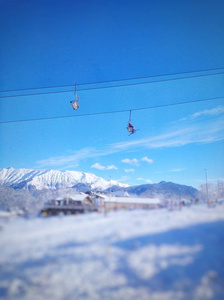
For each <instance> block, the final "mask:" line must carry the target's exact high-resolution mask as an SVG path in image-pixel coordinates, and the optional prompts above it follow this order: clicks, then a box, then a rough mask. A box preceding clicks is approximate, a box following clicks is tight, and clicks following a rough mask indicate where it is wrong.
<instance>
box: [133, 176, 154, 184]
mask: <svg viewBox="0 0 224 300" xmlns="http://www.w3.org/2000/svg"><path fill="white" fill-rule="evenodd" d="M137 180H139V181H145V182H147V183H152V180H150V179H144V178H142V177H139V178H137Z"/></svg>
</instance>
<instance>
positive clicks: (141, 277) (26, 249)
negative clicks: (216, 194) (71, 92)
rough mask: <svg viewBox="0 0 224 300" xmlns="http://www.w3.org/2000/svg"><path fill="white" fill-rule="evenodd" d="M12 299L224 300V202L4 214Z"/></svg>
mask: <svg viewBox="0 0 224 300" xmlns="http://www.w3.org/2000/svg"><path fill="white" fill-rule="evenodd" d="M0 229H1V230H0V245H1V255H0V264H1V272H0V298H1V299H5V300H12V299H13V300H21V299H23V300H30V299H32V300H45V299H54V300H74V299H78V300H102V299H103V300H104V299H105V300H136V299H139V300H148V299H150V300H190V299H194V300H207V299H213V300H214V299H215V300H219V299H220V300H221V299H224V289H223V278H224V268H223V266H224V255H223V253H224V243H223V241H224V205H219V206H216V207H214V208H208V207H207V206H206V205H192V206H191V207H185V208H183V209H182V210H178V211H172V212H170V211H167V210H166V209H160V210H151V211H147V210H138V211H121V212H117V213H109V214H107V216H106V217H105V216H104V215H103V214H91V215H89V214H86V215H81V216H70V217H64V218H61V217H54V218H47V219H34V220H26V219H17V220H12V221H9V222H5V220H1V219H0Z"/></svg>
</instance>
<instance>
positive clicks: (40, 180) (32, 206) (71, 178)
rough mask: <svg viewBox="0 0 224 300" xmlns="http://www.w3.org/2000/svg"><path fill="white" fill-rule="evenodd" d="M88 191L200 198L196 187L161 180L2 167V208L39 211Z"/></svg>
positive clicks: (0, 195)
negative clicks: (134, 180)
mask: <svg viewBox="0 0 224 300" xmlns="http://www.w3.org/2000/svg"><path fill="white" fill-rule="evenodd" d="M87 191H95V192H101V193H108V194H109V193H111V194H112V195H117V196H127V195H129V196H130V197H147V198H160V199H161V200H162V201H166V200H176V201H180V200H186V199H188V200H190V199H196V198H201V194H200V192H199V191H198V190H197V189H195V188H193V187H191V186H186V185H180V184H176V183H173V182H165V181H161V182H159V183H155V184H143V185H138V186H129V185H127V184H123V183H120V182H118V181H114V180H111V181H110V180H108V181H107V180H105V179H103V178H101V177H97V176H96V175H94V174H91V173H85V172H77V171H65V172H61V171H56V170H30V169H14V168H6V169H0V210H1V209H3V210H8V209H11V208H12V207H13V208H18V209H23V210H25V211H29V212H34V211H35V212H37V211H38V210H39V209H40V207H41V206H43V204H44V202H46V201H47V200H50V199H54V198H56V197H58V196H62V195H66V194H67V195H68V194H74V193H79V192H84V193H85V192H87Z"/></svg>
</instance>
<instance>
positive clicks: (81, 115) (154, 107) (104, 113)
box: [0, 96, 224, 124]
mask: <svg viewBox="0 0 224 300" xmlns="http://www.w3.org/2000/svg"><path fill="white" fill-rule="evenodd" d="M223 98H224V96H222V97H215V98H207V99H200V100H191V101H184V102H175V103H169V104H159V105H153V106H148V107H141V108H129V109H123V110H117V111H107V112H98V113H87V114H80V115H72V116H57V117H47V118H36V119H22V120H12V121H0V124H8V123H20V122H31V121H44V120H55V119H65V118H78V117H87V116H96V115H106V114H116V113H124V112H130V111H139V110H148V109H156V108H162V107H169V106H177V105H184V104H191V103H197V102H205V101H213V100H219V99H223Z"/></svg>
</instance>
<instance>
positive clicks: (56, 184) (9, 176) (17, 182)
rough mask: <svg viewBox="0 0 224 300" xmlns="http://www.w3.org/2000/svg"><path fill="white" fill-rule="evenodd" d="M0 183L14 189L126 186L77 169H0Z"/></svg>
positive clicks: (102, 188) (99, 188) (100, 188)
mask: <svg viewBox="0 0 224 300" xmlns="http://www.w3.org/2000/svg"><path fill="white" fill-rule="evenodd" d="M0 185H3V186H10V187H12V188H14V189H37V190H42V189H60V188H74V189H77V191H80V189H84V188H85V187H87V189H88V190H100V191H103V190H106V189H107V188H109V187H110V185H112V186H116V187H128V184H123V183H120V182H118V181H115V180H111V181H110V180H108V181H107V180H105V179H103V178H101V177H97V176H96V175H94V174H91V173H85V172H77V171H65V172H61V171H56V170H30V169H14V168H7V169H0Z"/></svg>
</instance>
